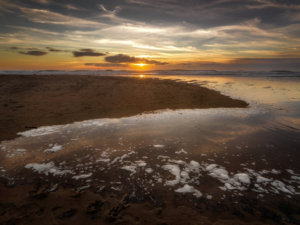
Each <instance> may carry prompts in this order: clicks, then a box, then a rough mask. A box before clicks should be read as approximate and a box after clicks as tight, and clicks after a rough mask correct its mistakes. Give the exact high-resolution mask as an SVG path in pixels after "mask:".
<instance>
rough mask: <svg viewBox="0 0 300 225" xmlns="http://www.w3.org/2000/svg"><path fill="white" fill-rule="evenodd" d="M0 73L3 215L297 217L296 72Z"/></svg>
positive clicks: (16, 218) (43, 219)
mask: <svg viewBox="0 0 300 225" xmlns="http://www.w3.org/2000/svg"><path fill="white" fill-rule="evenodd" d="M3 77H4V78H3ZM148 77H149V78H148ZM1 79H2V80H4V81H5V82H3V83H1V84H2V87H1V88H3V89H1V92H2V93H7V94H6V95H5V94H4V95H1V97H2V99H1V100H2V103H3V104H7V106H5V109H6V110H7V112H6V114H5V115H7V117H9V118H10V120H7V121H11V120H16V121H17V120H18V119H19V120H18V121H20V122H19V123H20V124H21V121H22V126H20V127H12V128H10V129H7V130H6V128H5V127H3V128H2V129H3V132H2V133H3V134H5V135H6V136H5V137H9V138H3V139H9V140H3V141H2V142H1V144H0V179H1V181H2V182H1V185H0V199H1V202H0V210H1V211H0V223H3V224H26V223H30V224H41V223H42V224H71V223H72V224H83V223H86V224H161V225H162V224H170V225H173V224H180V225H181V224H224V225H225V224H236V225H238V224H257V225H258V224H299V218H300V212H299V208H300V205H299V200H300V199H299V193H300V188H299V187H300V186H299V185H300V168H299V166H298V160H297V159H298V158H299V157H300V155H299V152H298V151H297V149H299V129H300V120H299V118H300V115H299V110H298V109H299V100H300V99H299V97H298V93H299V88H298V87H299V86H298V84H299V82H300V80H299V78H261V77H259V78H252V77H213V76H134V77H124V76H104V77H102V76H98V77H97V76H90V77H88V76H87V77H86V78H85V79H83V76H67V75H65V76H58V75H56V76H51V75H41V76H24V75H23V76H12V77H9V78H5V76H1ZM22 79H24V80H23V82H21V81H22ZM10 85H11V86H10ZM4 87H5V88H4ZM12 87H14V88H12ZM22 87H23V89H21V88H22ZM25 87H26V88H25ZM9 91H10V92H9ZM97 94H100V95H97ZM99 96H100V97H99ZM228 96H230V97H228ZM4 99H5V100H4ZM17 99H19V102H18V103H16V104H13V103H9V101H18V100H17ZM121 100H122V101H121ZM21 102H22V104H21ZM85 103H86V104H85ZM98 103H99V104H98ZM26 104H27V106H28V107H29V108H30V109H32V110H33V111H30V110H28V109H26V108H25V107H26ZM14 105H15V107H14ZM17 105H24V107H20V108H17V109H18V110H16V111H14V109H16V106H17ZM1 107H3V106H1ZM19 110H23V111H19ZM103 110H104V111H103ZM27 111H28V112H27ZM49 111H50V113H49ZM51 112H53V113H51ZM23 114H25V115H23ZM35 114H36V115H37V116H34V115H35ZM52 114H54V115H52ZM77 114H78V115H77ZM43 115H44V117H43ZM71 115H73V116H71ZM69 117H70V118H69ZM1 118H2V119H3V118H6V117H1ZM37 119H38V122H35V120H37ZM47 119H48V120H47ZM4 121H5V120H4ZM26 126H27V127H28V128H25V127H26ZM35 127H37V128H35ZM7 131H9V132H10V136H9V134H8V132H7ZM16 133H19V134H18V135H16ZM13 138H14V139H13Z"/></svg>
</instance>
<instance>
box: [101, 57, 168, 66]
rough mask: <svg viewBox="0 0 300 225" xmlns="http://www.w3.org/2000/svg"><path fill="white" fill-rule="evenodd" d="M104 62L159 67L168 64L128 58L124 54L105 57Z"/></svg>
mask: <svg viewBox="0 0 300 225" xmlns="http://www.w3.org/2000/svg"><path fill="white" fill-rule="evenodd" d="M105 61H106V62H110V63H144V64H153V65H159V66H163V65H167V64H169V63H167V62H160V61H156V60H149V59H146V58H137V57H134V56H129V55H125V54H118V55H114V56H107V57H105Z"/></svg>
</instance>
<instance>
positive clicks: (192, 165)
mask: <svg viewBox="0 0 300 225" xmlns="http://www.w3.org/2000/svg"><path fill="white" fill-rule="evenodd" d="M188 166H189V169H191V170H194V171H197V170H199V168H200V164H199V163H198V162H196V161H194V160H192V161H191V162H190V163H189V165H188Z"/></svg>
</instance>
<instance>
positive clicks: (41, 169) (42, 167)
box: [25, 162, 72, 176]
mask: <svg viewBox="0 0 300 225" xmlns="http://www.w3.org/2000/svg"><path fill="white" fill-rule="evenodd" d="M25 168H26V169H32V170H33V171H35V172H38V173H44V174H45V175H47V176H48V174H49V173H51V174H53V176H56V175H65V174H68V173H72V171H71V170H61V168H58V167H56V166H55V164H54V162H49V163H42V164H38V163H30V164H27V165H26V166H25Z"/></svg>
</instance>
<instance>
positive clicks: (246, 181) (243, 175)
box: [233, 173, 251, 184]
mask: <svg viewBox="0 0 300 225" xmlns="http://www.w3.org/2000/svg"><path fill="white" fill-rule="evenodd" d="M233 177H234V179H235V180H236V181H239V182H241V183H244V184H250V183H251V182H250V177H249V175H248V174H246V173H237V174H235V175H234V176H233Z"/></svg>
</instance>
